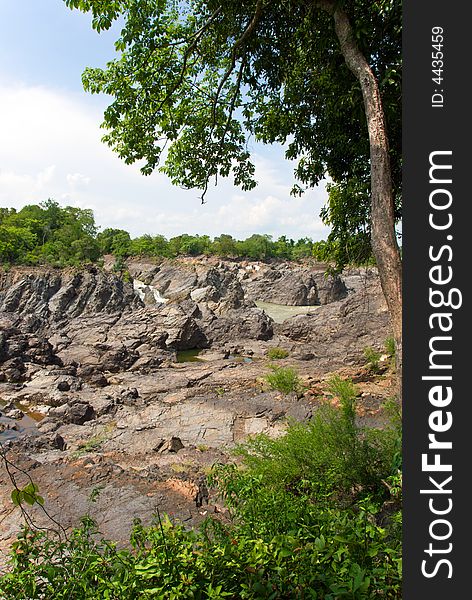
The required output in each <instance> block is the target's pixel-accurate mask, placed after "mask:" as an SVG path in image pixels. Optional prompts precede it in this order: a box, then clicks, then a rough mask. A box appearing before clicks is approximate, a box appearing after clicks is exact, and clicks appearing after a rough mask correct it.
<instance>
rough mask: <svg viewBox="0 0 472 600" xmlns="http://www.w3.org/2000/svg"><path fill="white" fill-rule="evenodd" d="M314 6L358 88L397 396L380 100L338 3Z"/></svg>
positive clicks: (395, 312) (397, 278)
mask: <svg viewBox="0 0 472 600" xmlns="http://www.w3.org/2000/svg"><path fill="white" fill-rule="evenodd" d="M317 5H318V6H320V7H321V8H322V9H324V10H326V11H327V12H328V13H329V14H330V15H332V17H333V19H334V27H335V32H336V36H337V38H338V41H339V44H340V47H341V52H342V54H343V56H344V59H345V61H346V64H347V66H348V67H349V69H350V70H351V72H352V73H353V74H354V76H355V77H356V79H357V80H358V81H359V84H360V86H361V90H362V97H363V101H364V109H365V113H366V117H367V127H368V131H369V143H370V168H371V242H372V250H373V253H374V256H375V260H376V261H377V266H378V269H379V276H380V283H381V286H382V291H383V293H384V296H385V299H386V301H387V306H388V310H389V313H390V321H391V325H392V330H393V335H394V338H395V347H396V368H397V379H398V391H399V396H400V397H401V380H402V262H401V257H400V251H399V248H398V243H397V238H396V235H395V217H394V198H393V191H392V179H391V170H390V157H389V148H388V138H387V131H386V125H385V116H384V111H383V108H382V100H381V97H380V91H379V86H378V83H377V80H376V78H375V75H374V74H373V72H372V69H371V68H370V66H369V64H368V62H367V60H366V58H365V56H364V55H363V54H362V52H361V51H360V49H359V47H358V45H357V43H356V41H355V38H354V34H353V30H352V27H351V24H350V22H349V18H348V16H347V14H346V13H345V11H344V10H343V9H342V7H341V6H340V3H339V2H334V1H332V0H319V1H318V2H317Z"/></svg>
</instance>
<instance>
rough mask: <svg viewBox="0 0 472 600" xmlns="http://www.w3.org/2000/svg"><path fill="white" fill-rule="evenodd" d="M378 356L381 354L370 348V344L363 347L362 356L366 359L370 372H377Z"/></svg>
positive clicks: (378, 367)
mask: <svg viewBox="0 0 472 600" xmlns="http://www.w3.org/2000/svg"><path fill="white" fill-rule="evenodd" d="M380 357H381V354H380V352H379V351H378V350H375V349H374V348H372V347H370V346H368V347H367V348H364V358H365V359H366V361H367V364H368V366H369V369H370V370H371V371H372V373H378V372H379V370H380V365H379V361H380Z"/></svg>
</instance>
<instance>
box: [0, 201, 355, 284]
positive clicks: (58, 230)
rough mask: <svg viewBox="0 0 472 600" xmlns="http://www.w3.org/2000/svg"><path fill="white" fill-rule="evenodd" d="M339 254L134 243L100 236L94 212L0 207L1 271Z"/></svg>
mask: <svg viewBox="0 0 472 600" xmlns="http://www.w3.org/2000/svg"><path fill="white" fill-rule="evenodd" d="M337 253H338V250H337V245H336V243H331V242H325V241H321V242H313V241H312V240H310V239H309V238H302V239H300V240H297V241H295V240H292V239H287V238H286V237H285V236H281V237H280V238H278V239H277V240H273V239H272V237H271V236H270V235H260V234H253V235H251V236H250V237H248V238H247V239H245V240H236V239H234V238H233V237H232V236H230V235H228V234H222V235H220V236H217V237H215V238H214V239H211V238H210V237H209V236H207V235H189V234H186V233H185V234H182V235H179V236H175V237H173V238H171V239H169V240H167V239H166V238H165V237H164V236H163V235H159V234H158V235H155V236H151V235H148V234H145V235H142V236H140V237H137V238H134V239H133V238H131V236H130V234H129V233H128V232H127V231H125V230H124V229H113V228H109V227H107V228H105V229H104V230H103V231H100V232H98V228H97V226H96V225H95V219H94V215H93V213H92V211H89V210H82V209H77V208H72V207H64V208H63V207H61V206H59V204H58V203H57V202H55V201H53V200H48V201H47V202H45V203H43V204H40V205H29V206H25V207H24V208H22V209H21V210H20V211H18V212H17V211H16V210H15V209H13V208H12V209H8V208H0V264H2V265H3V268H4V269H6V268H9V267H10V266H11V265H12V264H26V265H35V264H49V265H53V266H58V267H61V266H67V265H73V266H78V265H80V264H83V263H87V262H94V263H99V262H100V260H101V257H103V256H104V255H107V254H112V255H114V257H115V263H114V266H113V268H114V270H115V271H116V272H121V273H122V274H123V272H124V271H125V270H126V259H127V258H128V257H130V256H138V255H141V256H148V257H156V258H175V257H178V256H183V255H190V256H197V255H202V254H206V255H215V256H221V257H223V258H246V259H253V260H270V259H272V258H274V259H284V260H301V259H306V258H310V257H312V258H314V259H315V260H319V261H323V262H330V261H334V260H336V257H337ZM353 258H354V257H353ZM357 258H359V257H357ZM364 258H365V257H364ZM353 264H354V263H353Z"/></svg>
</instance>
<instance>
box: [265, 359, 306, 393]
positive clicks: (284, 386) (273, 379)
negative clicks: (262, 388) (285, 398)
mask: <svg viewBox="0 0 472 600" xmlns="http://www.w3.org/2000/svg"><path fill="white" fill-rule="evenodd" d="M270 368H271V369H272V373H269V374H268V375H266V381H267V383H268V384H269V385H270V387H271V388H272V389H273V390H278V391H279V392H283V393H284V394H290V393H291V392H299V391H300V390H301V387H302V386H301V380H300V377H299V375H298V373H297V371H296V370H295V369H293V368H292V367H275V366H273V365H272V366H271V367H270Z"/></svg>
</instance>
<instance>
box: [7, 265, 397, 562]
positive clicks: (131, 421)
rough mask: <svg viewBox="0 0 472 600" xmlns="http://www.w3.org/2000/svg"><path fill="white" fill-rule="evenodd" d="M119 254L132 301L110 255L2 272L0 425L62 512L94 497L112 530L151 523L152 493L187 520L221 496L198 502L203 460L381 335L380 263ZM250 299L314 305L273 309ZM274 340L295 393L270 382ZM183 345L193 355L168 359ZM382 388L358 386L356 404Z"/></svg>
mask: <svg viewBox="0 0 472 600" xmlns="http://www.w3.org/2000/svg"><path fill="white" fill-rule="evenodd" d="M128 267H129V273H130V274H131V277H134V278H136V279H137V280H139V281H140V282H142V284H143V285H144V286H147V288H148V292H147V296H146V294H145V295H144V297H143V298H144V299H143V300H141V298H140V297H139V295H138V293H137V291H136V290H135V289H133V282H132V281H123V280H122V279H120V278H119V277H117V276H116V275H115V274H114V273H112V272H107V271H106V270H98V269H95V268H90V269H86V270H84V271H80V272H78V271H74V270H66V271H60V270H40V269H18V270H15V269H12V270H11V271H10V272H9V273H1V274H0V411H1V414H0V439H1V440H2V442H3V443H6V446H7V447H6V449H7V452H8V456H9V457H10V458H11V460H12V462H13V463H15V464H18V465H20V466H22V467H25V468H26V469H27V470H28V471H29V472H30V473H31V475H32V477H33V479H34V480H35V481H36V482H37V483H38V485H39V486H40V490H41V493H42V495H43V496H44V497H45V498H46V501H47V508H48V511H49V512H50V513H51V514H52V515H53V516H54V517H55V518H56V519H58V520H59V521H60V522H61V523H62V524H63V525H64V526H65V527H68V526H71V525H73V524H76V523H77V520H78V519H79V517H80V516H81V515H83V514H84V513H86V512H90V513H91V514H92V515H94V516H96V517H97V518H98V521H99V525H100V527H101V529H102V531H103V532H104V533H105V534H106V535H108V536H110V537H112V538H114V539H116V540H118V541H120V542H123V543H125V542H126V540H127V536H128V533H129V527H130V525H131V523H132V520H133V518H134V517H140V518H142V519H143V520H144V521H145V522H149V521H150V520H151V519H152V515H153V513H154V512H155V511H156V509H157V508H158V509H159V510H160V511H161V512H171V513H173V514H174V515H175V516H177V517H178V518H179V519H180V520H182V521H183V522H185V523H188V524H189V525H191V524H195V523H197V522H198V521H199V520H201V519H202V518H203V517H204V516H205V510H206V511H220V512H221V511H224V509H223V508H222V506H221V505H220V504H219V502H220V501H219V500H218V498H216V496H215V492H214V491H212V490H210V491H209V504H208V507H206V505H205V506H202V505H201V503H200V505H198V502H197V503H196V501H195V498H196V497H197V496H196V494H197V492H198V489H199V487H198V485H199V484H198V482H199V481H200V480H201V477H202V474H204V473H205V472H206V471H207V470H208V469H209V468H210V467H211V465H212V464H213V463H215V462H226V461H227V460H229V451H230V449H231V448H232V447H233V446H234V445H235V444H237V443H240V442H243V441H244V440H245V439H247V437H248V436H250V435H254V434H257V433H261V432H264V433H267V434H269V435H274V436H276V435H280V434H282V433H283V431H284V429H285V427H286V422H287V418H288V417H290V418H294V419H297V420H305V419H308V418H310V416H311V415H312V413H313V411H314V410H316V408H317V406H319V402H320V388H319V385H320V383H319V382H320V381H322V380H323V377H325V376H326V374H327V373H328V372H330V371H333V370H334V369H339V368H345V367H346V365H352V369H356V368H358V366H356V365H359V364H361V363H362V362H363V355H362V353H363V349H364V348H365V347H366V346H374V347H377V348H381V347H382V344H383V342H384V340H385V339H386V337H388V335H389V326H388V315H387V311H386V307H385V303H384V301H383V297H382V295H381V292H380V287H379V284H378V279H377V276H376V274H375V271H366V270H362V269H361V270H352V271H350V272H349V273H347V274H346V277H345V278H344V276H341V277H338V278H334V279H330V278H326V277H325V275H324V267H323V266H321V265H318V266H317V265H298V266H296V267H295V266H293V265H292V267H290V265H287V264H285V263H281V264H275V263H274V264H263V263H247V262H242V261H238V262H231V261H217V260H215V259H198V260H196V259H188V260H182V261H162V262H161V263H160V264H156V263H153V262H151V261H146V260H140V261H138V260H134V261H131V262H130V264H129V265H128ZM256 267H257V268H256ZM142 289H143V288H142V286H141V288H140V290H141V291H142ZM156 298H158V299H160V298H164V300H165V301H159V302H158V301H157V300H156ZM255 300H262V301H267V302H278V303H282V304H287V305H291V306H294V305H310V306H314V305H317V304H318V305H320V306H319V308H317V309H316V310H315V311H314V312H313V313H311V314H307V315H298V316H296V317H292V318H290V319H287V320H286V321H284V322H283V323H280V324H278V323H277V324H274V322H273V320H272V319H271V318H270V317H269V316H268V315H267V314H266V313H265V312H264V311H263V310H261V309H259V308H257V307H256V306H255V304H254V301H255ZM275 346H281V347H283V348H285V349H286V350H287V351H288V353H289V355H288V357H287V358H286V359H283V360H280V361H279V363H278V364H280V365H281V366H292V367H294V368H296V369H297V370H298V372H299V373H300V376H301V378H302V381H303V384H304V391H303V392H300V393H298V394H296V393H292V394H288V395H284V394H281V393H280V392H277V391H274V390H271V389H269V388H268V386H267V382H266V379H265V377H266V375H267V373H268V372H269V371H270V368H269V364H270V360H269V359H268V357H267V352H268V350H269V349H270V348H272V347H275ZM193 349H200V350H201V353H200V355H199V356H198V362H187V363H185V362H184V363H180V362H177V361H176V358H177V352H180V351H182V350H193ZM363 378H364V375H363V374H362V373H361V375H359V376H358V379H359V381H364V379H363ZM368 379H369V376H367V378H366V380H368ZM321 395H322V393H321ZM386 395H391V390H390V389H388V388H387V387H386V388H385V390H383V389H376V390H375V391H374V392H369V395H368V396H365V399H366V400H365V410H367V409H368V407H369V406H372V405H375V403H376V402H377V400H378V398H379V397H382V396H386ZM369 403H370V404H369ZM369 410H370V409H369ZM376 410H377V409H376ZM15 411H16V412H15ZM369 414H370V413H368V412H367V413H366V415H367V416H365V418H370V417H369ZM18 477H19V481H20V483H21V481H22V480H21V478H22V477H23V476H22V475H21V473H19V474H18ZM25 483H26V482H25ZM10 492H11V481H10V480H9V478H8V476H7V474H6V473H5V471H4V469H0V513H1V515H0V518H2V519H3V521H2V532H1V533H0V549H1V548H6V547H7V546H8V544H9V543H11V541H12V539H13V536H14V534H15V532H16V531H17V530H18V527H19V524H20V522H21V519H20V515H19V513H18V511H15V510H13V511H12V510H11V508H12V507H11V501H10ZM92 496H93V497H95V500H96V501H95V502H91V500H90V498H91V497H92ZM33 512H34V517H35V519H37V521H38V523H39V524H43V525H46V524H47V523H46V522H45V516H44V514H42V513H41V511H36V509H34V511H33ZM1 562H2V559H1V556H0V563H1Z"/></svg>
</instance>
